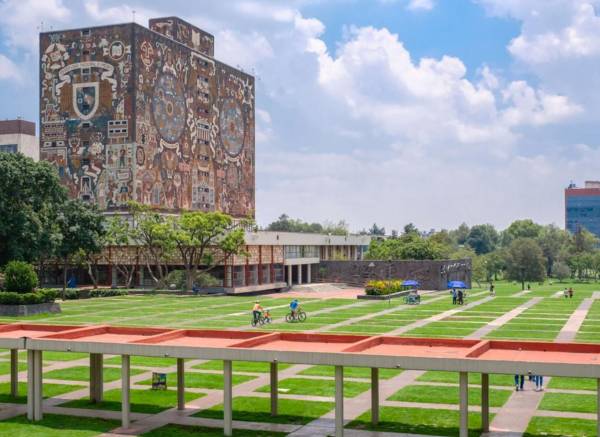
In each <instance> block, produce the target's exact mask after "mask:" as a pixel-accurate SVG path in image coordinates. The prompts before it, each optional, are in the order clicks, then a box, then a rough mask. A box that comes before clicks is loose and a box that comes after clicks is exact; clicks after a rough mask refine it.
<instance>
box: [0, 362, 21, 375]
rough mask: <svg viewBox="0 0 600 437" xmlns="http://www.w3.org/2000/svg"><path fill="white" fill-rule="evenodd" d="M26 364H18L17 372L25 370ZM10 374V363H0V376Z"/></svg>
mask: <svg viewBox="0 0 600 437" xmlns="http://www.w3.org/2000/svg"><path fill="white" fill-rule="evenodd" d="M26 369H27V364H26V363H23V362H21V361H20V362H19V371H21V370H26ZM9 373H10V361H0V375H8V374H9Z"/></svg>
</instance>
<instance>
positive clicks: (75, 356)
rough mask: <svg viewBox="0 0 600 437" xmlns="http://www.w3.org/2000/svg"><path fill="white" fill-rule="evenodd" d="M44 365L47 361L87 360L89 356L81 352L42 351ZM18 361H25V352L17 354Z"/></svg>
mask: <svg viewBox="0 0 600 437" xmlns="http://www.w3.org/2000/svg"><path fill="white" fill-rule="evenodd" d="M42 355H43V359H44V364H47V361H73V360H82V359H84V358H88V359H89V356H90V354H86V353H82V352H56V351H44V352H43V354H42ZM19 359H20V360H23V361H25V360H26V359H27V351H20V352H19Z"/></svg>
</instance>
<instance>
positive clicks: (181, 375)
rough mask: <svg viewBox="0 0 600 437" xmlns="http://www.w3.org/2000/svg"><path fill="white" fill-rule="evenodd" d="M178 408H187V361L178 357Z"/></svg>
mask: <svg viewBox="0 0 600 437" xmlns="http://www.w3.org/2000/svg"><path fill="white" fill-rule="evenodd" d="M177 409H178V410H185V361H184V360H183V358H177Z"/></svg>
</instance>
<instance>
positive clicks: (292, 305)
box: [290, 299, 300, 318]
mask: <svg viewBox="0 0 600 437" xmlns="http://www.w3.org/2000/svg"><path fill="white" fill-rule="evenodd" d="M299 306H300V303H299V302H298V299H294V300H292V301H291V302H290V311H291V312H292V317H294V318H295V317H296V316H297V315H298V307H299Z"/></svg>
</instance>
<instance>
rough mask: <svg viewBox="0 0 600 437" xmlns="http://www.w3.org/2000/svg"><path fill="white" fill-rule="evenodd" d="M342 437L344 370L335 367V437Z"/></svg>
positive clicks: (340, 367)
mask: <svg viewBox="0 0 600 437" xmlns="http://www.w3.org/2000/svg"><path fill="white" fill-rule="evenodd" d="M343 436H344V368H343V367H342V366H335V437H343Z"/></svg>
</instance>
